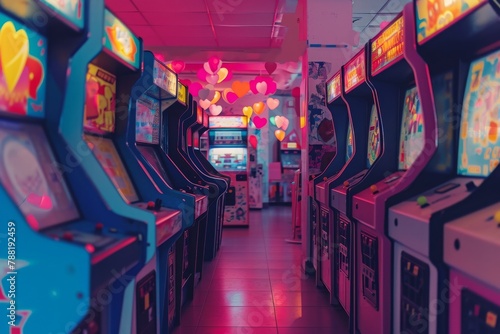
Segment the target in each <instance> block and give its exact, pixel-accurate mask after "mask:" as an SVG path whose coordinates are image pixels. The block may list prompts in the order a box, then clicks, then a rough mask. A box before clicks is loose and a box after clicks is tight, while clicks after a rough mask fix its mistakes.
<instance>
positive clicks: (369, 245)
mask: <svg viewBox="0 0 500 334" xmlns="http://www.w3.org/2000/svg"><path fill="white" fill-rule="evenodd" d="M361 256H362V265H361V267H362V268H361V278H362V280H363V297H364V298H365V299H366V300H367V301H368V302H369V303H370V304H371V305H372V306H373V307H374V308H375V309H377V310H378V295H379V284H378V239H377V238H375V237H372V236H371V235H369V234H367V233H365V232H361Z"/></svg>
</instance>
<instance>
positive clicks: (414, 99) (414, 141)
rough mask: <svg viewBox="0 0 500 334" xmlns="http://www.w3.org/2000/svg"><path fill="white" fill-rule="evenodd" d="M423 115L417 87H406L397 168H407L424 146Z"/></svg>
mask: <svg viewBox="0 0 500 334" xmlns="http://www.w3.org/2000/svg"><path fill="white" fill-rule="evenodd" d="M424 142H425V138H424V117H423V114H422V106H421V105H420V99H419V96H418V92H417V87H413V88H411V89H408V90H407V91H406V94H405V98H404V106H403V115H402V120H401V137H400V140H399V169H400V170H407V169H409V168H410V167H411V166H412V165H413V163H414V162H415V160H417V157H418V156H419V155H420V153H421V152H422V150H423V148H424Z"/></svg>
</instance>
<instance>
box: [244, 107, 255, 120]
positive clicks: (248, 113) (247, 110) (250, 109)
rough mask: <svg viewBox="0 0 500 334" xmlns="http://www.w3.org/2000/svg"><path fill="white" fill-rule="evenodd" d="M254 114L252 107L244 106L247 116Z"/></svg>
mask: <svg viewBox="0 0 500 334" xmlns="http://www.w3.org/2000/svg"><path fill="white" fill-rule="evenodd" d="M252 114H253V109H252V107H244V108H243V115H245V116H246V117H248V118H250V116H252Z"/></svg>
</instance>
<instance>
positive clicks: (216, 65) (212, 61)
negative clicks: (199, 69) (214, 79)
mask: <svg viewBox="0 0 500 334" xmlns="http://www.w3.org/2000/svg"><path fill="white" fill-rule="evenodd" d="M208 65H209V66H210V69H211V70H212V73H216V72H217V71H219V70H220V68H221V66H222V61H221V60H220V59H219V57H216V56H212V57H210V58H209V59H208Z"/></svg>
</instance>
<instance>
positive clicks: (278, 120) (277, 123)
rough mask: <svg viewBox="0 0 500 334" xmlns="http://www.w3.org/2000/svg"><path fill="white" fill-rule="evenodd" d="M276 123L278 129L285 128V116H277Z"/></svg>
mask: <svg viewBox="0 0 500 334" xmlns="http://www.w3.org/2000/svg"><path fill="white" fill-rule="evenodd" d="M274 122H275V123H276V126H277V127H278V128H281V127H282V126H283V116H276V117H275V118H274Z"/></svg>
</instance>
